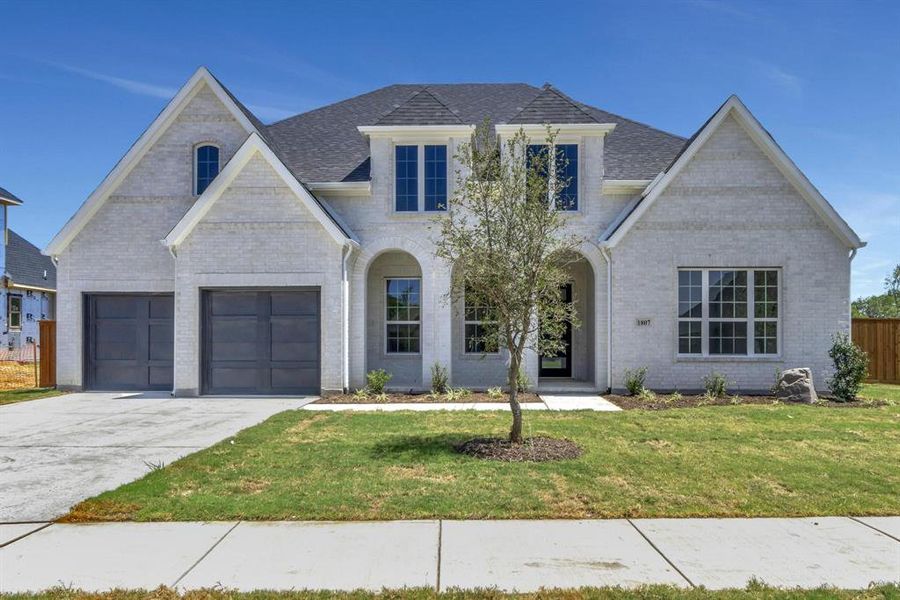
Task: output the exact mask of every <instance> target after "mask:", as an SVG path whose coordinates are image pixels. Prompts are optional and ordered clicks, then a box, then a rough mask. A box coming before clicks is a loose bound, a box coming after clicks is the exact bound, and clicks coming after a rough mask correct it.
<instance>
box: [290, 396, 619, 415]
mask: <svg viewBox="0 0 900 600" xmlns="http://www.w3.org/2000/svg"><path fill="white" fill-rule="evenodd" d="M539 398H540V399H541V401H540V402H526V403H523V404H522V410H593V411H599V412H614V411H620V410H622V409H621V408H619V407H618V406H616V405H615V404H613V403H612V402H610V401H609V400H606V399H605V398H601V397H600V396H597V395H596V394H593V395H592V394H540V395H539ZM303 409H304V410H318V411H326V412H348V411H375V412H398V411H403V410H411V411H414V412H426V411H431V410H509V404H507V403H506V402H396V403H381V404H375V403H368V404H328V403H325V402H317V403H312V404H307V405H306V406H304V407H303Z"/></svg>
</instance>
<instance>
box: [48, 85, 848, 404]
mask: <svg viewBox="0 0 900 600" xmlns="http://www.w3.org/2000/svg"><path fill="white" fill-rule="evenodd" d="M248 134H249V131H248V129H247V126H246V124H242V123H241V122H239V120H238V119H236V118H235V116H234V113H233V111H229V110H228V109H227V108H226V106H225V105H223V104H222V102H221V101H220V99H219V97H217V96H216V94H214V93H213V92H212V91H211V90H210V89H208V88H205V89H202V90H201V91H199V92H198V93H197V94H196V95H195V96H194V97H193V98H192V99H191V100H190V102H189V103H188V104H187V106H186V107H185V108H184V109H183V110H182V112H181V113H180V114H179V115H178V117H177V118H176V119H175V120H174V122H173V123H172V124H171V125H170V126H169V128H168V129H167V130H166V131H165V133H164V134H163V135H162V136H161V137H160V138H159V139H158V140H157V141H156V143H155V144H153V146H152V147H151V148H150V149H149V151H148V152H147V153H146V154H145V155H144V156H143V158H142V159H141V160H140V162H139V163H138V164H137V165H136V166H135V167H134V168H133V170H131V172H130V173H129V174H128V175H127V177H125V179H124V180H123V181H122V182H121V183H120V184H119V185H118V187H117V188H116V189H115V190H114V191H113V193H112V194H111V195H110V196H109V198H108V199H107V200H106V201H105V203H104V204H103V205H102V207H101V208H100V209H99V211H98V212H97V213H96V214H95V215H94V216H93V217H92V218H91V219H90V221H88V222H87V224H86V225H85V226H84V227H83V228H82V229H81V230H80V231H79V232H78V234H77V235H76V236H75V237H74V239H73V240H72V241H71V243H69V244H68V245H67V246H66V247H65V250H64V251H63V252H61V253H60V255H59V269H58V367H57V370H58V381H59V384H60V385H61V386H63V387H67V388H79V387H80V386H81V385H82V369H83V365H82V354H83V345H84V340H83V335H82V332H83V328H84V323H83V317H82V314H83V310H84V309H83V294H85V293H91V292H145V293H150V292H168V293H174V295H175V353H174V355H175V368H174V379H175V385H174V389H175V392H176V393H177V394H180V395H196V394H197V393H199V392H200V390H201V373H200V356H201V349H200V343H201V342H200V337H201V336H200V294H201V290H203V289H206V288H230V287H259V288H277V287H301V286H302V287H306V286H313V287H318V288H320V290H321V296H320V297H321V341H322V346H321V365H322V372H321V385H322V389H323V391H326V392H327V391H335V390H340V389H341V388H342V387H344V385H345V383H344V382H345V381H348V382H349V386H350V387H353V388H355V387H359V386H362V385H363V384H364V383H365V374H366V372H367V371H368V370H370V369H374V368H385V369H387V370H389V371H391V372H392V373H394V375H395V379H394V381H393V382H392V383H393V384H394V385H395V386H397V387H407V388H414V389H427V388H428V387H429V384H430V369H431V366H432V365H433V364H434V363H436V362H437V363H440V364H442V365H444V366H445V367H446V368H447V369H448V370H449V371H450V375H451V380H452V383H453V384H454V385H465V386H469V387H475V388H484V387H487V386H490V385H498V384H501V383H502V382H503V381H504V379H505V358H504V357H503V356H495V357H488V358H486V359H483V360H482V359H478V358H473V357H471V356H467V355H465V353H464V352H463V343H462V336H463V325H462V311H461V310H460V308H461V307H459V306H456V307H451V306H450V304H449V303H448V302H447V299H446V294H447V291H448V289H449V282H450V267H449V265H446V264H443V263H442V262H441V261H439V260H437V259H436V258H435V257H434V255H433V250H434V247H433V243H432V241H431V236H432V235H433V231H432V229H431V227H430V225H431V223H430V219H431V215H429V214H428V213H422V212H418V213H405V214H400V213H396V212H394V190H393V188H394V172H393V168H394V164H393V163H394V161H393V152H394V149H393V144H392V142H391V141H390V139H388V138H381V137H373V138H372V140H371V146H370V152H371V193H370V194H369V195H365V196H350V195H348V196H341V195H340V193H330V194H328V195H327V196H324V197H322V198H321V199H322V201H323V202H327V203H328V204H329V205H330V206H331V207H332V208H333V209H334V210H335V212H337V213H338V214H339V215H340V217H341V218H342V220H343V221H345V222H346V223H347V225H348V227H349V229H350V230H351V231H352V233H353V235H355V236H356V238H357V240H358V243H359V247H358V248H356V249H355V250H354V251H353V253H352V255H351V257H350V261H349V265H348V273H347V278H348V281H349V311H348V313H349V319H348V322H347V323H344V306H343V302H344V295H343V293H342V250H343V249H342V245H341V243H338V242H336V241H335V239H334V238H333V237H331V236H330V235H329V233H328V232H327V231H326V230H325V228H324V227H323V226H322V224H321V223H320V222H319V221H318V220H317V218H316V216H315V215H313V214H312V213H311V212H310V211H309V210H308V209H307V208H305V207H304V206H303V204H302V203H301V202H300V201H299V199H298V197H297V195H296V193H295V191H293V190H292V189H291V188H290V187H289V186H288V185H286V183H285V181H284V180H283V179H282V178H281V176H279V174H278V173H276V172H275V171H274V170H273V168H272V167H271V166H270V164H269V163H268V162H266V160H265V158H264V157H263V156H262V155H261V154H259V153H257V154H255V155H254V156H253V158H251V159H250V161H249V162H247V163H246V165H244V166H243V168H242V170H240V171H239V173H238V174H237V175H236V177H235V178H234V180H233V181H231V183H230V185H229V186H228V188H227V189H226V190H225V191H224V192H223V193H222V195H221V196H220V197H219V198H218V200H217V201H216V202H215V204H214V205H213V206H212V208H211V209H210V210H209V212H207V213H206V214H205V215H204V216H203V217H202V219H201V220H200V221H199V222H198V223H197V224H196V225H195V226H194V228H193V230H191V232H190V233H189V234H188V235H187V237H186V238H185V239H184V241H183V242H182V243H181V244H180V245H179V246H178V247H177V248H176V249H175V256H173V255H172V254H170V252H169V251H168V250H167V248H166V247H165V246H164V245H163V244H161V243H160V240H162V239H163V238H165V237H166V236H167V234H169V232H170V231H171V230H172V228H173V227H174V226H175V225H176V224H177V223H178V222H179V221H180V220H181V218H182V217H183V216H184V215H185V213H186V212H187V211H188V210H189V209H190V208H191V207H192V206H194V204H195V202H196V200H197V198H196V197H195V196H193V195H192V194H191V190H192V179H193V159H192V155H193V149H194V148H195V146H196V145H197V144H199V143H202V142H213V143H215V144H216V145H218V146H219V147H220V148H221V153H222V155H221V163H222V164H223V165H225V164H226V163H227V161H228V160H229V159H230V158H231V157H232V156H234V154H235V153H236V152H237V151H238V149H239V148H240V147H241V146H242V144H244V142H245V141H246V140H247V139H248ZM424 141H427V142H428V143H432V142H433V140H432V139H427V140H424V139H423V142H424ZM444 141H445V142H446V143H447V144H448V146H449V148H448V156H452V155H453V152H454V148H455V146H456V145H457V144H458V143H459V142H460V141H461V140H460V139H452V138H447V139H445V140H444ZM563 141H564V142H565V143H577V144H579V210H578V211H577V212H575V213H573V214H571V215H570V217H569V218H570V221H569V228H570V231H571V232H572V233H575V234H577V235H579V236H581V237H583V238H584V243H583V245H582V248H581V252H580V254H581V258H582V259H583V260H581V261H579V263H578V264H577V266H576V267H575V268H573V273H572V276H573V283H574V290H575V298H576V302H577V304H578V308H579V313H580V319H581V321H582V324H581V327H580V328H579V329H577V330H576V331H575V332H574V335H573V346H574V350H575V356H574V357H573V363H574V372H573V377H574V378H575V379H577V380H580V381H582V382H585V383H586V384H588V385H590V386H591V387H594V388H596V389H599V390H603V389H606V388H607V387H609V386H610V382H609V381H608V380H607V360H608V357H609V354H610V352H609V348H608V345H607V337H608V332H609V330H610V328H609V322H608V319H607V312H608V293H607V289H608V282H607V263H606V261H605V259H604V257H603V254H602V252H601V249H600V237H601V235H602V234H603V232H605V231H606V230H607V228H608V227H609V226H610V224H611V223H613V222H615V221H616V220H617V219H618V218H619V217H620V215H621V214H622V213H623V211H624V210H626V208H630V204H631V202H632V197H631V196H629V195H625V194H619V195H613V194H604V193H603V182H604V178H603V156H604V154H603V153H604V138H603V136H602V135H595V136H587V137H579V138H573V139H571V140H569V139H566V140H563ZM449 171H450V173H451V174H452V173H453V172H454V171H455V168H454V167H453V166H451V167H450V169H449ZM451 179H452V176H451ZM450 193H451V194H452V181H451V182H450ZM611 256H612V290H613V291H612V331H611V333H612V359H611V368H612V375H613V380H612V387H614V388H618V387H620V386H621V382H622V372H623V370H624V369H626V368H633V367H638V366H648V367H649V373H648V384H649V385H650V386H651V387H656V388H680V389H684V390H688V389H695V388H698V387H700V385H701V379H702V377H703V376H704V375H706V374H708V373H709V372H710V371H712V370H717V371H720V372H723V373H725V374H726V375H727V376H728V377H729V379H730V380H731V381H733V382H734V384H735V386H736V387H740V388H745V389H765V388H767V387H768V386H769V385H770V384H771V382H772V380H773V377H774V372H775V369H776V368H778V369H781V368H788V367H797V366H804V367H807V366H808V367H812V369H813V373H814V375H815V378H816V384H817V386H818V387H823V382H824V378H825V377H826V376H827V374H828V373H829V361H828V357H827V350H828V347H829V345H830V336H831V334H832V333H834V332H835V331H838V330H847V329H848V328H849V260H848V248H847V247H846V245H845V244H844V243H842V242H841V241H839V240H838V238H837V237H836V236H835V235H834V233H832V231H830V230H829V229H828V228H827V227H826V225H825V223H824V222H823V220H822V218H821V217H820V215H818V214H817V213H816V212H815V211H813V210H812V209H811V208H810V207H809V205H808V204H807V202H806V201H805V200H804V198H803V197H801V195H800V194H798V193H797V190H796V189H795V188H794V187H793V186H792V185H791V184H790V183H789V182H788V181H787V180H786V179H785V177H784V176H783V175H782V173H781V172H780V171H779V170H778V169H777V168H776V167H775V165H774V164H773V162H772V160H771V159H770V157H768V156H767V155H765V154H764V153H763V152H762V151H760V149H759V147H758V146H757V144H756V143H755V142H754V141H753V140H752V139H751V138H750V136H748V134H747V132H746V131H745V130H744V129H743V127H742V125H741V124H740V123H738V122H737V121H735V120H734V119H733V118H729V119H728V120H726V121H725V122H724V123H723V124H722V126H721V127H720V128H719V129H718V130H717V131H716V133H715V134H713V135H712V137H711V138H710V139H709V140H708V141H707V142H706V143H705V144H704V146H703V147H702V148H701V149H700V150H699V151H698V153H697V154H696V155H695V156H694V157H693V158H692V159H691V162H690V163H689V164H688V165H687V167H686V168H685V169H684V170H683V171H682V172H681V173H680V174H679V175H678V177H677V179H675V180H674V181H673V182H672V183H671V184H670V185H669V186H668V188H666V190H665V192H664V193H663V194H662V195H661V196H660V197H659V198H658V199H657V201H656V203H655V204H654V205H653V206H652V207H651V208H650V209H649V211H648V212H647V213H646V214H645V215H643V216H642V217H641V219H640V220H639V221H638V222H637V224H636V225H634V227H633V228H632V229H630V230H629V231H628V232H627V234H626V235H625V237H624V238H623V239H622V240H621V242H620V243H618V244H617V245H616V246H615V247H613V248H612V249H611ZM679 267H711V268H714V267H773V268H779V269H781V270H782V274H783V284H782V294H783V295H782V300H781V305H780V310H781V311H782V317H781V328H782V335H781V344H782V350H781V353H780V356H779V357H778V358H777V359H765V360H757V359H735V358H731V359H722V360H711V359H691V360H688V359H679V358H676V356H675V354H676V342H677V336H676V332H677V321H676V309H677V269H678V268H679ZM392 276H393V277H409V276H413V277H421V279H422V321H421V352H420V353H419V354H418V355H415V356H407V357H397V356H389V355H387V354H386V353H385V351H384V312H385V311H384V279H385V278H387V277H392ZM637 319H650V321H651V325H650V326H645V327H640V328H638V327H636V325H635V322H636V320H637ZM345 327H346V328H348V330H349V343H348V344H347V347H346V348H344V347H343V346H344V336H343V331H344V329H345ZM345 356H346V357H347V361H346V364H347V365H348V366H346V367H345V360H344V357H345ZM345 369H346V371H347V372H346V373H345ZM525 370H526V373H527V374H528V375H529V378H530V379H531V381H532V382H538V383H539V384H540V381H539V378H538V358H537V356H535V355H534V354H530V355H529V356H528V358H527V360H526V364H525Z"/></svg>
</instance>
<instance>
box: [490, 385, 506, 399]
mask: <svg viewBox="0 0 900 600" xmlns="http://www.w3.org/2000/svg"><path fill="white" fill-rule="evenodd" d="M487 395H488V397H489V398H490V399H491V400H499V399H500V398H502V397H503V390H501V389H500V388H499V387H491V388H488V389H487Z"/></svg>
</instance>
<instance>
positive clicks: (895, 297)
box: [851, 264, 900, 319]
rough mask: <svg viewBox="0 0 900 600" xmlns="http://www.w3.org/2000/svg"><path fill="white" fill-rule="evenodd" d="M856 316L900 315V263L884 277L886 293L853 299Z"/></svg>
mask: <svg viewBox="0 0 900 600" xmlns="http://www.w3.org/2000/svg"><path fill="white" fill-rule="evenodd" d="M851 306H852V307H853V317H854V318H870V319H893V318H898V317H900V264H898V265H897V266H895V267H894V270H893V271H892V272H891V273H890V275H888V276H887V277H885V278H884V293H883V294H879V295H877V296H867V297H865V298H858V299H856V300H854V301H853V303H852V305H851Z"/></svg>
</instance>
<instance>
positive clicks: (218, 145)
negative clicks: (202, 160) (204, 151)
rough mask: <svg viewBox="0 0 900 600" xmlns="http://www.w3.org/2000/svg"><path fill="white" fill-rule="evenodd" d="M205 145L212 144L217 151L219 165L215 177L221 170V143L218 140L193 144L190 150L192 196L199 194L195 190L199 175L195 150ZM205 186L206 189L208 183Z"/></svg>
mask: <svg viewBox="0 0 900 600" xmlns="http://www.w3.org/2000/svg"><path fill="white" fill-rule="evenodd" d="M205 146H213V147H214V148H215V149H216V150H218V151H219V165H218V169H217V173H216V177H218V176H219V174H220V173H221V172H222V145H221V144H219V143H218V142H211V141H207V142H197V143H196V144H194V149H193V150H192V154H193V164H194V171H193V176H192V177H191V188H192V191H193V194H194V196H199V195H200V193H199V192H198V191H197V176H198V175H199V173H198V172H197V151H198V150H200V148H203V147H205ZM214 179H215V178H214ZM210 184H212V182H210ZM206 187H207V189H209V185H207V186H206ZM204 191H205V190H204Z"/></svg>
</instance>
